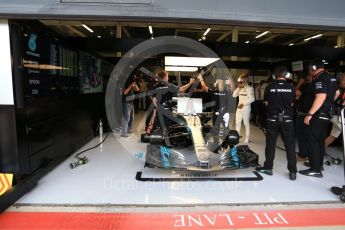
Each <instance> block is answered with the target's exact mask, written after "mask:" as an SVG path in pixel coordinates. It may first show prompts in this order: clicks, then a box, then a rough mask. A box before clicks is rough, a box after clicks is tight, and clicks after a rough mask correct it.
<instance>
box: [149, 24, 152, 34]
mask: <svg viewBox="0 0 345 230" xmlns="http://www.w3.org/2000/svg"><path fill="white" fill-rule="evenodd" d="M149 31H150V34H153V30H152V26H151V25H149Z"/></svg>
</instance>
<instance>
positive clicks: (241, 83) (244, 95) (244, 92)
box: [232, 73, 255, 144]
mask: <svg viewBox="0 0 345 230" xmlns="http://www.w3.org/2000/svg"><path fill="white" fill-rule="evenodd" d="M237 81H238V87H237V88H236V90H235V91H234V93H233V95H232V96H233V97H239V101H238V106H237V111H236V118H235V121H236V130H237V132H238V133H239V134H240V131H241V124H242V120H243V124H244V126H245V128H246V138H245V140H244V143H245V144H248V143H249V137H250V123H249V119H250V108H251V106H250V104H251V103H252V102H254V100H255V96H254V89H253V87H251V86H249V85H248V84H247V82H248V74H247V73H243V74H241V75H240V76H239V77H238V80H237Z"/></svg>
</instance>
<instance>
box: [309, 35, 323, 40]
mask: <svg viewBox="0 0 345 230" xmlns="http://www.w3.org/2000/svg"><path fill="white" fill-rule="evenodd" d="M322 35H323V34H317V35H315V36H313V37H311V38H312V39H314V38H319V37H321V36H322Z"/></svg>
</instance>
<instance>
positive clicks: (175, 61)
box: [164, 56, 219, 67]
mask: <svg viewBox="0 0 345 230" xmlns="http://www.w3.org/2000/svg"><path fill="white" fill-rule="evenodd" d="M218 60H219V58H206V57H175V56H165V58H164V63H165V65H169V66H196V67H204V66H208V65H210V64H212V63H213V62H216V61H218Z"/></svg>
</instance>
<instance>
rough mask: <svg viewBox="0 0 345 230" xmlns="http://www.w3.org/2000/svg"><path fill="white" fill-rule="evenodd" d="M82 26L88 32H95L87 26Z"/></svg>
mask: <svg viewBox="0 0 345 230" xmlns="http://www.w3.org/2000/svg"><path fill="white" fill-rule="evenodd" d="M82 26H83V27H84V28H85V29H87V30H88V31H90V32H91V33H93V30H92V29H91V28H90V27H88V26H87V25H85V24H82Z"/></svg>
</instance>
